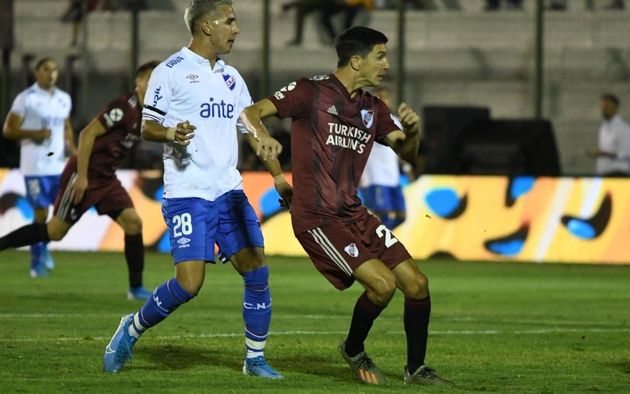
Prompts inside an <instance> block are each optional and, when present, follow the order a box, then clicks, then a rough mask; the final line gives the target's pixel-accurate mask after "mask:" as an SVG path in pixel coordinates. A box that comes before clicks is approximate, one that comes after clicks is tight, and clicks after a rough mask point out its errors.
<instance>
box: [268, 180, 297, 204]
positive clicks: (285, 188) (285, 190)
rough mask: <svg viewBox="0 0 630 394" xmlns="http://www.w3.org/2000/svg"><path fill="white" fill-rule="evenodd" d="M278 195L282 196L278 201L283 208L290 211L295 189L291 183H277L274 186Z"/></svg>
mask: <svg viewBox="0 0 630 394" xmlns="http://www.w3.org/2000/svg"><path fill="white" fill-rule="evenodd" d="M273 185H274V186H275V188H276V191H277V192H278V194H280V197H281V198H280V200H279V201H278V202H279V203H280V205H281V206H283V207H285V208H286V209H288V210H291V200H292V199H293V188H292V187H291V185H289V183H288V182H287V181H286V180H285V181H281V182H275V181H274V184H273Z"/></svg>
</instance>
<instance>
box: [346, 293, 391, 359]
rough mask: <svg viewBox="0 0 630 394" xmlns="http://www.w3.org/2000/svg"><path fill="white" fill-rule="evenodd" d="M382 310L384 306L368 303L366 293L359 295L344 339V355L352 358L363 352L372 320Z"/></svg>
mask: <svg viewBox="0 0 630 394" xmlns="http://www.w3.org/2000/svg"><path fill="white" fill-rule="evenodd" d="M383 309H385V306H380V305H376V304H375V303H373V302H372V301H370V299H369V298H368V296H367V293H366V292H364V293H363V294H361V297H359V299H358V300H357V303H356V305H355V306H354V313H353V314H352V322H351V323H350V331H349V332H348V338H347V339H346V353H347V354H348V355H349V356H350V357H354V356H356V355H357V354H359V353H361V352H362V351H363V350H365V348H364V347H363V342H365V338H367V336H368V333H369V332H370V329H371V328H372V323H374V320H376V318H377V317H378V315H380V314H381V311H382V310H383Z"/></svg>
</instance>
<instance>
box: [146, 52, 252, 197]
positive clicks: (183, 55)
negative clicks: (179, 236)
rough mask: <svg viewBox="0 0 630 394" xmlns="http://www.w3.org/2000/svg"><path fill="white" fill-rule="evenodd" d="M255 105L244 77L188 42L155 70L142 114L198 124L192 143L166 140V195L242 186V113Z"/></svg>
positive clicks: (209, 193)
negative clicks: (238, 165) (239, 167)
mask: <svg viewBox="0 0 630 394" xmlns="http://www.w3.org/2000/svg"><path fill="white" fill-rule="evenodd" d="M251 104H252V98H251V96H250V94H249V91H248V89H247V86H246V85H245V81H244V80H243V78H242V77H241V75H240V74H239V73H238V71H236V69H235V68H234V67H232V66H229V65H227V64H225V62H224V61H223V60H221V59H218V60H217V62H216V63H215V65H214V68H212V67H211V66H210V62H209V61H208V60H207V59H205V58H203V57H201V56H199V55H197V54H196V53H194V52H192V51H191V50H190V49H188V48H186V47H184V48H182V49H181V50H180V51H179V52H177V53H175V54H173V55H172V56H171V57H169V58H168V59H166V60H165V61H164V62H162V63H161V64H160V65H159V66H158V67H157V68H156V69H155V70H153V72H152V73H151V78H150V80H149V86H148V89H147V94H146V96H145V98H144V109H143V111H142V118H143V119H145V120H153V121H156V122H158V123H160V124H162V125H163V126H165V127H175V126H176V125H177V124H178V123H181V122H185V121H188V122H189V123H190V124H191V125H193V126H195V127H196V128H197V129H196V130H195V136H194V137H193V138H192V140H191V143H190V144H189V145H188V146H186V147H184V146H181V145H178V144H175V143H172V142H171V143H167V144H165V145H164V156H163V158H164V197H165V198H187V197H198V198H203V199H205V200H208V201H214V200H216V199H217V198H218V197H220V196H221V195H223V194H225V193H227V192H229V191H231V190H240V189H242V188H243V181H242V178H241V175H240V173H239V172H238V170H237V169H236V163H237V160H238V135H237V132H236V131H237V122H238V121H239V115H240V113H241V112H242V111H243V110H244V109H245V107H247V106H249V105H251Z"/></svg>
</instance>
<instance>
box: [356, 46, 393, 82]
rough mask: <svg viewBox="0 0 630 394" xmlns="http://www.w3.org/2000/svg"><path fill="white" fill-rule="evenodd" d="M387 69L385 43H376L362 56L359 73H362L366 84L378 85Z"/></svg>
mask: <svg viewBox="0 0 630 394" xmlns="http://www.w3.org/2000/svg"><path fill="white" fill-rule="evenodd" d="M387 70H389V60H387V47H386V46H385V44H376V45H374V47H373V48H372V51H371V52H370V53H368V54H367V56H366V57H365V58H363V64H362V67H361V74H363V78H364V79H365V80H366V83H367V86H378V85H380V84H381V82H382V81H383V77H384V76H385V74H386V73H387Z"/></svg>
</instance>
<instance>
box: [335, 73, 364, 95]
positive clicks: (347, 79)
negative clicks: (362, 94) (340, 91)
mask: <svg viewBox="0 0 630 394" xmlns="http://www.w3.org/2000/svg"><path fill="white" fill-rule="evenodd" d="M333 75H334V76H335V77H337V79H338V80H339V82H341V84H342V85H343V86H344V87H345V88H346V90H347V91H348V94H349V95H350V97H354V96H355V95H356V94H357V92H358V91H359V89H361V88H363V87H364V86H365V84H363V83H361V81H360V80H358V79H357V78H356V75H355V74H354V73H352V72H351V71H350V70H348V69H346V68H338V69H336V70H335V72H333Z"/></svg>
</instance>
